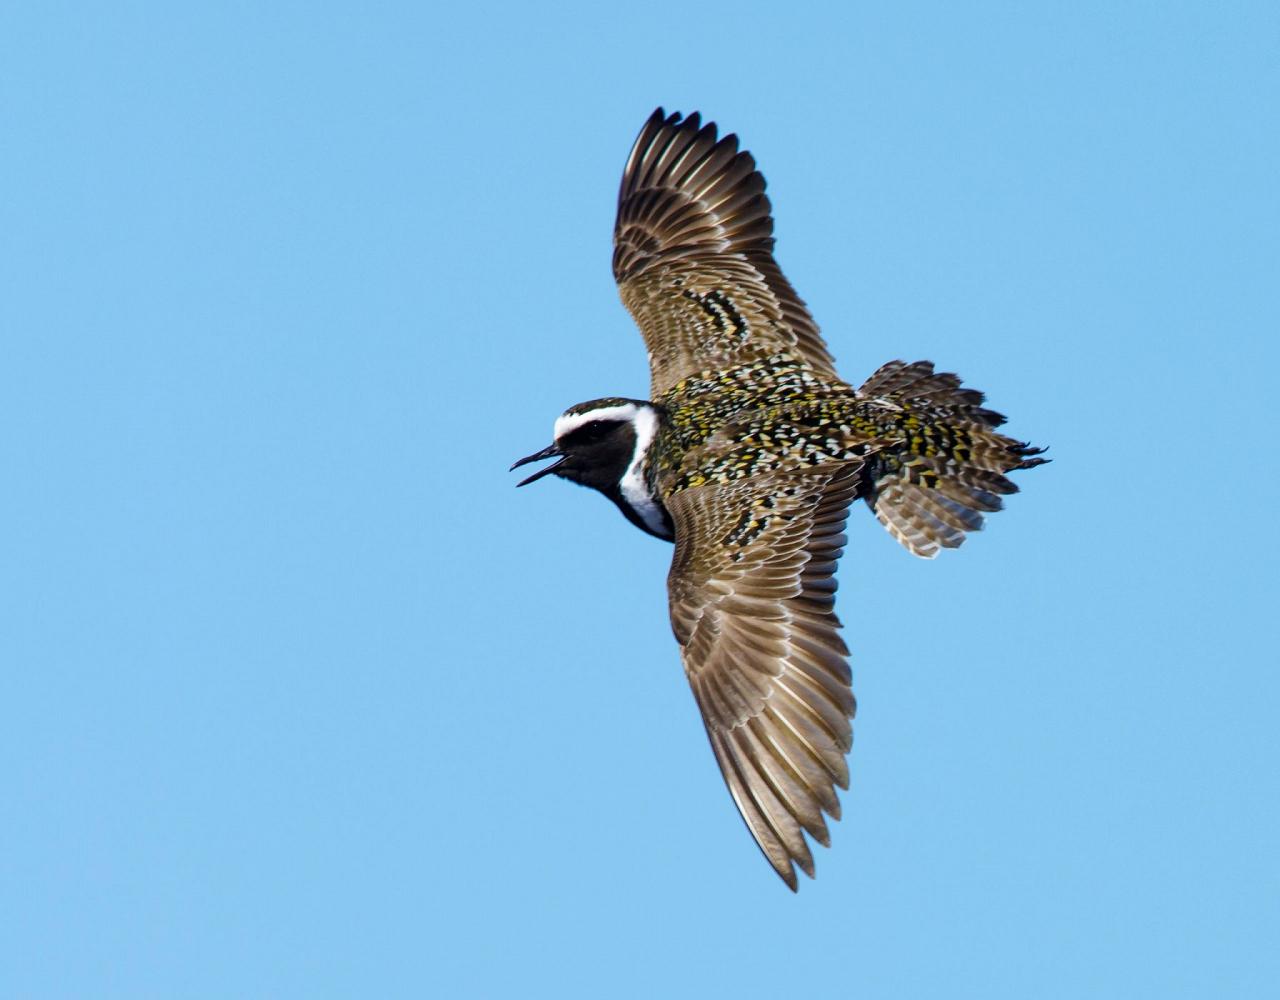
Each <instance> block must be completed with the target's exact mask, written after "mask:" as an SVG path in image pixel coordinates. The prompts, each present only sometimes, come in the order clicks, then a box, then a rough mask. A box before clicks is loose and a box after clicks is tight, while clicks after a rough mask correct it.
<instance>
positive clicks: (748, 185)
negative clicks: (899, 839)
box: [517, 109, 1044, 889]
mask: <svg viewBox="0 0 1280 1000" xmlns="http://www.w3.org/2000/svg"><path fill="white" fill-rule="evenodd" d="M763 192H764V181H763V178H761V176H760V174H759V173H758V172H756V170H755V164H754V161H753V160H752V159H751V157H750V155H749V154H747V153H742V152H738V148H737V141H736V139H735V138H734V137H733V136H727V137H725V138H724V139H717V135H716V130H715V126H714V125H707V126H705V127H704V126H702V125H701V123H700V120H699V117H698V116H697V115H696V114H695V115H691V116H690V117H689V118H686V119H681V117H680V116H679V115H672V116H670V117H667V116H665V115H664V114H663V113H662V111H661V109H659V111H657V112H655V114H654V115H653V117H651V118H650V120H649V122H648V123H647V124H646V125H645V128H644V130H643V131H642V132H641V134H640V137H639V138H638V139H637V141H636V145H635V148H634V150H633V151H632V154H631V157H630V159H629V160H628V163H627V168H626V170H625V171H624V175H623V181H622V188H621V191H620V194H619V206H618V221H617V226H616V229H615V234H614V274H615V277H616V278H617V280H618V282H619V286H620V289H621V293H622V298H623V301H624V303H625V304H626V305H627V307H628V309H629V310H630V311H631V313H632V315H633V316H634V317H635V319H636V321H637V323H638V324H639V326H640V328H641V331H642V332H643V334H644V336H645V340H646V343H647V345H648V347H649V357H650V367H651V373H652V380H653V396H652V399H650V400H633V399H622V398H606V399H599V400H592V401H590V402H588V403H581V404H578V405H577V406H574V407H571V408H570V409H569V410H567V411H566V412H565V413H564V414H563V415H562V416H561V417H560V418H559V419H558V420H557V422H556V428H555V443H554V444H553V445H552V446H551V447H549V448H547V449H544V450H543V451H541V452H539V453H537V454H536V455H531V456H529V457H528V458H527V459H522V460H521V462H519V463H517V465H520V464H524V463H525V462H528V461H533V460H535V459H540V458H551V457H558V458H559V459H560V461H558V462H557V463H556V464H555V465H552V466H549V467H547V468H545V469H543V470H541V471H540V472H538V473H536V474H535V475H533V476H531V477H529V479H527V480H525V482H531V481H533V480H534V479H537V478H540V477H541V476H543V475H546V474H547V473H555V474H556V475H558V476H561V477H563V478H566V479H570V480H573V481H575V482H579V483H581V484H583V485H587V486H591V487H593V488H595V489H597V490H600V492H602V493H604V494H605V495H606V496H608V497H609V498H610V499H612V500H613V501H614V502H615V503H616V504H617V505H618V507H619V508H620V509H621V510H622V512H623V514H624V515H625V516H626V517H627V519H628V520H630V521H631V522H632V523H633V524H635V525H636V526H637V527H639V528H641V529H642V530H644V531H647V532H648V533H650V534H653V535H656V536H657V537H659V538H665V539H669V540H673V541H675V543H676V552H675V557H674V559H673V562H672V568H671V572H670V575H669V577H668V589H669V595H670V605H671V620H672V627H673V629H674V631H675V634H676V638H677V640H678V641H679V643H680V646H681V653H682V657H683V660H684V664H685V672H686V674H687V676H688V678H689V682H690V684H691V685H692V687H693V690H694V694H695V696H696V697H697V700H698V704H699V707H700V708H701V710H702V714H703V718H704V720H705V721H706V724H707V732H708V736H709V737H710V740H711V744H712V748H713V750H714V751H715V755H716V758H717V760H718V762H719V764H720V768H721V772H722V773H723V775H724V778H725V781H726V783H727V784H728V786H729V790H730V792H731V793H732V795H733V798H734V801H735V802H736V804H737V806H738V808H739V810H740V811H741V812H742V815H743V818H744V820H745V821H746V823H747V826H748V827H749V828H750V830H751V832H752V834H753V835H754V836H755V838H756V841H757V843H758V844H759V845H760V847H761V850H763V851H764V853H765V855H766V857H767V858H768V859H769V861H770V862H771V864H772V865H773V866H774V868H775V870H776V871H777V872H778V874H779V875H780V876H781V877H782V878H783V879H784V880H785V881H787V883H788V884H789V885H790V886H791V887H792V888H793V889H794V888H795V885H796V882H795V873H794V869H793V867H792V866H793V864H798V865H799V866H800V867H801V868H802V869H803V870H804V871H806V872H807V873H809V874H810V875H812V873H813V861H812V855H811V853H810V851H809V848H808V845H807V844H806V843H805V839H804V835H803V833H802V831H804V832H807V833H809V834H810V835H811V836H812V837H814V838H815V839H817V840H818V841H819V842H821V843H823V844H825V843H827V840H828V838H827V830H826V823H825V820H824V818H823V813H824V812H825V813H827V814H829V815H831V816H832V817H835V818H838V817H839V801H838V799H837V798H836V795H835V790H834V786H837V785H838V786H840V787H847V781H848V770H847V766H846V764H845V760H844V756H845V754H846V753H847V751H848V749H849V747H850V745H851V742H852V730H851V728H850V724H849V721H850V719H852V717H853V714H854V699H853V695H852V692H851V690H850V674H849V669H848V666H847V663H846V660H845V658H846V656H847V654H848V650H847V648H846V647H845V645H844V642H843V641H842V640H841V639H840V637H839V635H838V632H837V630H838V629H839V628H840V623H839V621H838V620H837V619H836V617H835V614H834V611H833V605H834V593H835V580H834V578H833V574H834V571H835V566H836V560H837V559H838V558H839V556H840V554H841V552H842V550H843V546H844V543H845V538H844V534H843V527H844V523H845V518H846V516H847V511H848V508H849V505H850V504H851V503H852V502H853V501H854V500H855V499H859V498H861V499H864V500H865V501H866V502H867V503H868V504H869V505H871V507H872V509H873V510H874V511H875V513H876V516H877V517H878V518H879V519H880V520H881V522H882V523H884V525H885V526H886V528H888V530H889V531H890V533H891V534H893V535H894V537H895V538H897V539H898V540H899V541H900V542H902V544H903V545H904V546H906V547H907V548H908V549H909V550H910V551H911V552H913V553H914V554H916V555H920V556H925V557H932V556H933V555H936V554H937V552H938V551H939V550H940V549H941V548H954V547H956V546H958V545H959V544H960V543H961V542H962V541H963V540H964V536H965V533H966V532H967V531H972V530H976V529H977V528H980V527H981V526H982V513H983V512H985V511H992V510H998V509H999V507H1000V505H1001V501H1000V496H1001V495H1002V494H1008V493H1012V492H1015V490H1016V487H1014V485H1013V484H1012V483H1011V482H1010V481H1009V480H1008V479H1007V478H1005V475H1004V474H1005V473H1006V472H1008V471H1010V470H1013V469H1019V468H1028V467H1031V466H1033V465H1037V464H1040V463H1041V462H1042V461H1044V460H1043V459H1040V458H1036V457H1034V456H1035V455H1036V454H1037V453H1038V452H1039V449H1035V448H1031V447H1029V446H1028V445H1026V444H1025V443H1023V442H1019V441H1016V440H1014V439H1013V438H1009V437H1006V436H1004V435H1002V434H1000V433H999V432H997V431H996V430H995V428H996V427H997V426H998V425H999V424H1000V423H1002V422H1003V417H1001V416H1000V415H999V414H997V413H994V412H992V411H991V410H987V409H985V408H983V406H982V402H983V397H982V395H981V394H980V393H977V392H975V391H973V390H970V389H963V388H961V387H960V380H959V379H958V378H956V377H955V376H954V375H949V374H943V373H937V372H934V370H933V366H932V365H931V364H929V363H928V362H916V363H914V364H904V363H903V362H898V361H895V362H890V363H889V364H887V365H884V366H882V367H881V368H880V369H879V370H878V371H877V372H876V373H875V374H873V375H872V376H871V378H870V379H868V380H867V382H866V383H865V384H864V385H863V386H862V387H861V388H859V389H854V388H852V387H851V386H850V385H849V384H847V383H846V382H844V381H843V380H842V379H841V378H840V377H839V375H837V374H836V371H835V367H834V362H833V361H832V359H831V356H830V355H829V354H828V353H827V350H826V347H825V345H824V344H823V342H822V339H821V337H820V335H819V333H818V329H817V326H816V325H815V324H814V322H813V320H812V319H811V318H810V317H809V314H808V312H807V311H806V309H805V307H804V304H803V303H802V302H801V301H800V299H799V298H798V297H797V296H796V295H795V292H794V291H793V290H792V289H791V286H790V285H789V284H788V283H787V281H786V279H785V278H784V277H783V276H782V272H781V271H780V270H779V268H778V266H777V264H776V262H775V261H774V259H773V255H772V246H773V239H772V236H771V232H772V219H771V217H770V207H769V202H768V199H767V198H766V197H765V196H764V193H763ZM522 485H523V484H522Z"/></svg>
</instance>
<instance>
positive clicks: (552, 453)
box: [508, 445, 568, 487]
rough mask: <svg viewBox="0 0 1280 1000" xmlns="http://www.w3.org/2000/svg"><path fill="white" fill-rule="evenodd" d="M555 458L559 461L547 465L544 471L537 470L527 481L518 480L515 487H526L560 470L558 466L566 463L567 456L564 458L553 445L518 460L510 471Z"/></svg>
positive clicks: (562, 453)
mask: <svg viewBox="0 0 1280 1000" xmlns="http://www.w3.org/2000/svg"><path fill="white" fill-rule="evenodd" d="M556 457H560V461H558V462H553V463H552V464H551V465H548V466H547V467H546V468H545V469H539V470H538V471H537V472H535V473H534V474H533V475H532V476H530V477H529V478H528V479H522V480H520V482H518V483H516V486H517V487H519V486H528V485H529V484H530V483H532V482H535V481H536V480H539V479H541V478H542V477H543V476H547V475H550V474H551V473H553V472H555V471H556V469H558V468H560V466H562V465H564V463H565V462H566V461H568V456H566V455H565V454H564V452H562V451H561V450H560V449H559V448H557V447H556V446H555V445H548V446H547V447H545V448H543V449H542V451H536V452H534V453H533V454H532V455H525V457H524V458H522V459H520V461H518V462H516V464H515V465H513V466H511V469H518V468H520V466H522V465H528V464H529V463H530V462H541V461H542V460H543V459H544V458H556ZM508 471H511V470H508Z"/></svg>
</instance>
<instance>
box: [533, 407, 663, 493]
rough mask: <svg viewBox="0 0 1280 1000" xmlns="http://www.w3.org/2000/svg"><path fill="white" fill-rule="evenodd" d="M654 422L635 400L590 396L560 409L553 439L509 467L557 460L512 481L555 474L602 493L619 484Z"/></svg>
mask: <svg viewBox="0 0 1280 1000" xmlns="http://www.w3.org/2000/svg"><path fill="white" fill-rule="evenodd" d="M656 426H657V411H656V410H655V409H654V407H653V405H652V404H650V403H646V402H643V401H641V400H637V399H618V398H608V399H593V400H591V401H590V402H587V403H579V404H578V405H577V406H571V407H569V409H567V410H565V411H564V413H562V414H561V415H560V416H559V417H558V418H557V419H556V426H555V441H554V442H553V443H552V444H551V445H549V446H548V447H546V448H543V449H542V450H541V451H538V452H534V453H533V454H532V455H526V456H525V457H524V458H522V459H520V461H518V462H516V463H515V465H513V466H511V468H512V469H518V468H519V467H520V466H522V465H527V464H528V463H530V462H538V461H541V460H543V459H546V458H558V459H559V461H557V462H553V463H552V464H551V465H548V466H545V467H543V468H541V469H539V470H538V471H537V472H535V473H534V474H533V475H532V476H529V477H528V478H527V479H524V480H522V481H521V482H519V483H517V485H518V486H526V485H528V484H529V483H532V482H534V481H535V480H538V479H541V478H542V477H543V476H547V475H556V476H559V477H560V478H562V479H568V480H571V481H572V482H575V483H579V484H581V485H583V486H590V487H591V488H593V489H597V490H600V491H601V492H602V493H612V492H616V491H617V490H618V485H619V483H620V482H621V481H622V478H623V476H625V475H626V474H627V470H628V469H629V468H630V467H631V465H632V464H633V462H634V461H635V460H636V459H637V458H638V457H640V456H639V455H638V454H637V452H638V451H641V450H643V448H646V447H648V445H649V442H650V441H651V440H652V439H653V431H654V428H655V427H656Z"/></svg>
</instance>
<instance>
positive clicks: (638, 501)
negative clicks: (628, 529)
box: [618, 406, 668, 536]
mask: <svg viewBox="0 0 1280 1000" xmlns="http://www.w3.org/2000/svg"><path fill="white" fill-rule="evenodd" d="M631 425H632V427H634V428H635V432H636V450H635V452H634V453H633V454H632V456H631V464H630V465H629V466H627V471H626V474H625V475H624V476H623V477H622V482H620V483H619V484H618V486H619V488H620V489H621V490H622V496H623V498H624V499H625V500H626V501H627V503H629V504H630V505H631V507H632V509H634V510H635V512H636V513H637V514H639V515H640V519H641V520H642V521H644V523H645V524H646V525H647V526H648V528H649V530H650V531H652V532H653V533H654V534H656V535H662V536H667V535H668V531H667V522H666V518H664V517H663V516H662V507H661V505H660V504H659V503H658V501H657V499H656V498H655V497H654V495H653V493H652V492H650V490H649V484H648V483H647V482H646V481H645V477H644V460H645V456H646V455H647V454H648V453H649V446H650V445H651V444H653V438H654V435H656V434H657V433H658V413H657V411H656V410H654V408H653V407H652V406H646V407H643V408H640V407H636V414H635V417H634V418H633V419H632V421H631Z"/></svg>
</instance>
